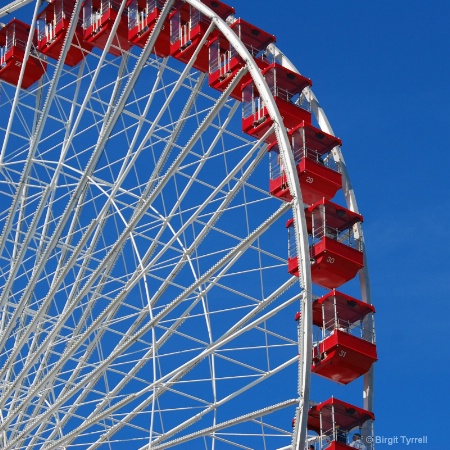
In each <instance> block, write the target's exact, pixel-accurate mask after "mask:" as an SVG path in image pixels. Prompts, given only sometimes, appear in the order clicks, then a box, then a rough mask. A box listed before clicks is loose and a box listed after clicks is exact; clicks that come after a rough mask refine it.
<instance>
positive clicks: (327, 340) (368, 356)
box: [311, 290, 377, 384]
mask: <svg viewBox="0 0 450 450" xmlns="http://www.w3.org/2000/svg"><path fill="white" fill-rule="evenodd" d="M374 312H375V308H374V307H373V306H372V305H369V304H368V303H364V302H362V301H360V300H357V299H355V298H353V297H350V296H348V295H345V294H342V293H341V292H338V291H336V290H333V291H331V292H329V293H328V294H327V295H324V296H323V297H321V298H319V299H317V300H315V301H314V303H313V323H314V325H316V326H317V327H320V335H321V338H320V340H319V342H317V344H316V345H315V346H314V348H313V365H312V368H311V370H312V372H314V373H316V374H318V375H321V376H323V377H325V378H328V379H331V380H333V381H336V382H338V383H341V384H348V383H350V382H351V381H353V380H355V379H356V378H358V377H360V376H361V375H363V374H365V373H366V372H368V371H369V369H370V368H371V366H372V364H373V363H374V362H375V361H376V360H377V350H376V345H375V341H374V333H373V327H372V329H368V327H367V326H364V318H365V317H366V316H367V315H369V314H373V313H374Z"/></svg>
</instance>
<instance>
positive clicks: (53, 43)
mask: <svg viewBox="0 0 450 450" xmlns="http://www.w3.org/2000/svg"><path fill="white" fill-rule="evenodd" d="M74 7H75V1H74V0H53V1H51V2H50V4H49V5H48V6H47V7H46V8H45V9H44V10H43V11H42V12H41V13H40V14H39V16H38V19H37V26H38V50H39V51H40V52H42V53H43V54H44V55H47V56H49V57H50V58H53V59H55V60H58V59H59V57H60V55H61V50H62V46H63V44H64V40H65V38H66V34H67V31H68V28H69V24H70V19H71V17H72V13H73V10H74ZM92 48H93V46H92V45H91V44H88V43H87V42H85V41H84V38H83V22H82V19H81V17H79V18H78V19H77V26H76V29H75V34H74V37H73V39H72V45H71V46H70V49H69V51H68V52H67V55H66V59H65V60H64V64H67V65H68V66H76V65H77V64H78V63H79V62H80V61H81V60H82V59H83V58H84V57H85V54H86V52H88V51H90V50H92Z"/></svg>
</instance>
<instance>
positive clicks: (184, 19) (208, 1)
mask: <svg viewBox="0 0 450 450" xmlns="http://www.w3.org/2000/svg"><path fill="white" fill-rule="evenodd" d="M202 3H204V4H205V5H206V6H208V7H209V8H211V9H212V10H213V11H214V12H215V13H216V14H217V15H218V16H219V17H220V18H221V19H224V20H225V19H226V18H227V17H228V16H230V15H231V14H234V12H235V10H234V8H232V7H231V6H228V5H226V4H225V3H222V2H221V1H218V0H202ZM210 24H211V20H210V19H209V18H208V17H206V16H204V15H203V14H201V13H200V12H199V11H198V10H197V9H195V8H194V7H193V6H191V5H189V4H188V3H185V4H184V6H183V7H181V8H177V9H176V10H175V11H174V12H172V13H171V14H170V55H171V56H173V57H174V58H175V59H178V60H179V61H182V62H184V63H186V64H187V63H188V62H189V60H190V59H191V57H192V55H193V54H194V52H195V51H196V49H197V47H198V46H199V44H200V41H201V40H202V39H203V37H204V36H205V33H206V31H207V29H208V27H209V25H210ZM217 35H218V31H217V30H214V31H213V33H211V34H210V36H209V37H208V38H209V39H213V38H214V37H215V36H217ZM208 54H209V51H208V46H207V43H206V42H205V45H204V46H203V48H201V49H200V51H199V53H198V55H197V58H196V59H195V61H194V64H193V67H195V68H196V69H198V70H200V71H201V72H205V73H206V72H208V68H209V58H208Z"/></svg>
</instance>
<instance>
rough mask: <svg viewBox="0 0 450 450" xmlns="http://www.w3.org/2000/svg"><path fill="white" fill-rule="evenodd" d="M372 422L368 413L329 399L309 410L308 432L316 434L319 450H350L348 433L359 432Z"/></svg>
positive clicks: (369, 446) (372, 417)
mask: <svg viewBox="0 0 450 450" xmlns="http://www.w3.org/2000/svg"><path fill="white" fill-rule="evenodd" d="M373 420H375V416H374V415H373V413H371V412H370V411H366V410H365V409H362V408H358V407H357V406H354V405H351V404H350V403H346V402H343V401H342V400H338V399H337V398H330V399H328V400H326V401H324V402H322V403H319V404H318V405H314V406H312V407H311V408H310V409H309V411H308V431H313V432H315V433H317V434H318V437H317V439H316V441H317V442H318V443H319V446H320V448H326V449H327V450H337V449H342V450H346V449H352V448H353V447H351V446H350V443H351V438H350V436H349V434H350V431H352V430H354V431H358V432H360V430H361V428H362V427H363V425H365V424H366V422H368V421H370V422H372V421H373ZM368 428H372V427H371V426H370V427H368ZM371 436H372V433H371ZM366 448H371V445H370V444H367V445H366Z"/></svg>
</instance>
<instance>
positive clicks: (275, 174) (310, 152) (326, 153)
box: [268, 121, 342, 205]
mask: <svg viewBox="0 0 450 450" xmlns="http://www.w3.org/2000/svg"><path fill="white" fill-rule="evenodd" d="M289 136H290V139H291V143H292V151H293V153H294V161H295V165H296V168H297V175H298V179H299V181H300V187H301V190H302V199H303V202H304V203H306V204H308V205H311V204H312V203H315V202H317V201H319V200H320V199H322V198H326V199H327V200H330V199H332V198H333V197H334V196H335V195H336V192H337V191H338V190H339V189H340V188H341V187H342V176H341V174H340V173H339V166H338V165H337V164H336V163H335V161H334V159H333V158H332V157H331V156H330V151H331V150H332V149H333V148H334V147H336V146H338V145H341V143H342V142H341V140H340V139H339V138H337V137H335V136H331V135H329V134H327V133H324V132H323V131H321V130H319V129H318V128H315V127H313V126H312V125H311V124H310V123H308V122H306V121H303V122H302V123H301V124H300V125H298V126H297V127H295V128H293V129H292V130H291V131H290V132H289ZM268 150H269V152H270V193H271V194H272V195H273V196H275V197H278V198H280V199H282V200H285V201H291V200H292V195H291V193H290V191H289V187H288V185H287V180H286V174H285V172H284V170H283V166H282V164H281V160H280V150H279V147H278V143H277V142H274V143H273V144H271V145H270V146H269V149H268Z"/></svg>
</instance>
